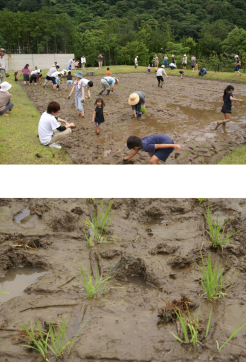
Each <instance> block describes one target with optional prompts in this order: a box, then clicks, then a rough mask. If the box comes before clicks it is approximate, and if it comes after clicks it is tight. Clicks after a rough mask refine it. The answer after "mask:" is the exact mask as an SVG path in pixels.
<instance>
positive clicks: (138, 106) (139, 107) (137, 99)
mask: <svg viewBox="0 0 246 362" xmlns="http://www.w3.org/2000/svg"><path fill="white" fill-rule="evenodd" d="M128 104H129V105H130V106H132V113H133V117H135V118H137V117H141V115H142V111H143V109H144V110H145V93H144V92H142V91H136V92H134V93H132V94H130V96H129V98H128Z"/></svg>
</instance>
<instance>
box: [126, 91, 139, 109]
mask: <svg viewBox="0 0 246 362" xmlns="http://www.w3.org/2000/svg"><path fill="white" fill-rule="evenodd" d="M139 101H140V97H139V95H138V94H137V93H132V94H130V97H129V98H128V104H130V106H135V105H136V104H138V103H139Z"/></svg>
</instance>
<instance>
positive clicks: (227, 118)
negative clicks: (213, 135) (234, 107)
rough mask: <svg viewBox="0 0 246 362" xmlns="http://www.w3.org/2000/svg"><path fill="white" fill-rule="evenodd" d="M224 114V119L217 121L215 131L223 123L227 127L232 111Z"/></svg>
mask: <svg viewBox="0 0 246 362" xmlns="http://www.w3.org/2000/svg"><path fill="white" fill-rule="evenodd" d="M223 114H224V121H221V122H217V125H216V127H215V129H214V130H215V131H216V129H217V128H218V127H219V126H220V125H221V124H222V126H223V128H225V125H226V123H227V122H230V120H231V113H223Z"/></svg>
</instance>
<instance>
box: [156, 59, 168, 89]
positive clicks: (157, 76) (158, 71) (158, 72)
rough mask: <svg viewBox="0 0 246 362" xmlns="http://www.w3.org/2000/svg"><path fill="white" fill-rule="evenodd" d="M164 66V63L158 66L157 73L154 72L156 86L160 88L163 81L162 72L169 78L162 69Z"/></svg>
mask: <svg viewBox="0 0 246 362" xmlns="http://www.w3.org/2000/svg"><path fill="white" fill-rule="evenodd" d="M164 68H165V65H162V66H161V68H159V69H158V70H157V73H156V78H157V81H158V87H161V88H162V86H163V83H164V79H163V74H164V75H165V76H166V77H167V78H169V77H168V75H167V73H166V72H165V69H164Z"/></svg>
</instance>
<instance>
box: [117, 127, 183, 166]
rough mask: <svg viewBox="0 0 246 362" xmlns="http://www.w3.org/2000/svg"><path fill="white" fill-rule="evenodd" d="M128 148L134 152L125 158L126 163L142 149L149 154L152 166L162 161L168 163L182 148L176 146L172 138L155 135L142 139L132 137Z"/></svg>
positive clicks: (128, 140) (128, 142) (128, 141)
mask: <svg viewBox="0 0 246 362" xmlns="http://www.w3.org/2000/svg"><path fill="white" fill-rule="evenodd" d="M127 147H128V148H129V149H130V150H132V152H131V153H130V155H129V156H128V157H125V158H123V160H124V161H128V160H130V159H131V158H132V157H134V156H135V155H136V154H137V153H138V151H139V150H140V149H142V150H143V151H145V152H148V154H149V156H150V162H149V163H150V165H157V164H158V163H159V161H160V160H161V161H163V162H166V160H167V158H168V157H169V155H170V154H171V153H172V152H173V151H174V150H181V146H180V145H178V144H175V143H174V142H173V140H172V139H171V137H169V136H167V135H165V134H154V135H150V136H147V137H144V138H142V139H141V138H139V137H137V136H130V137H128V139H127Z"/></svg>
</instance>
